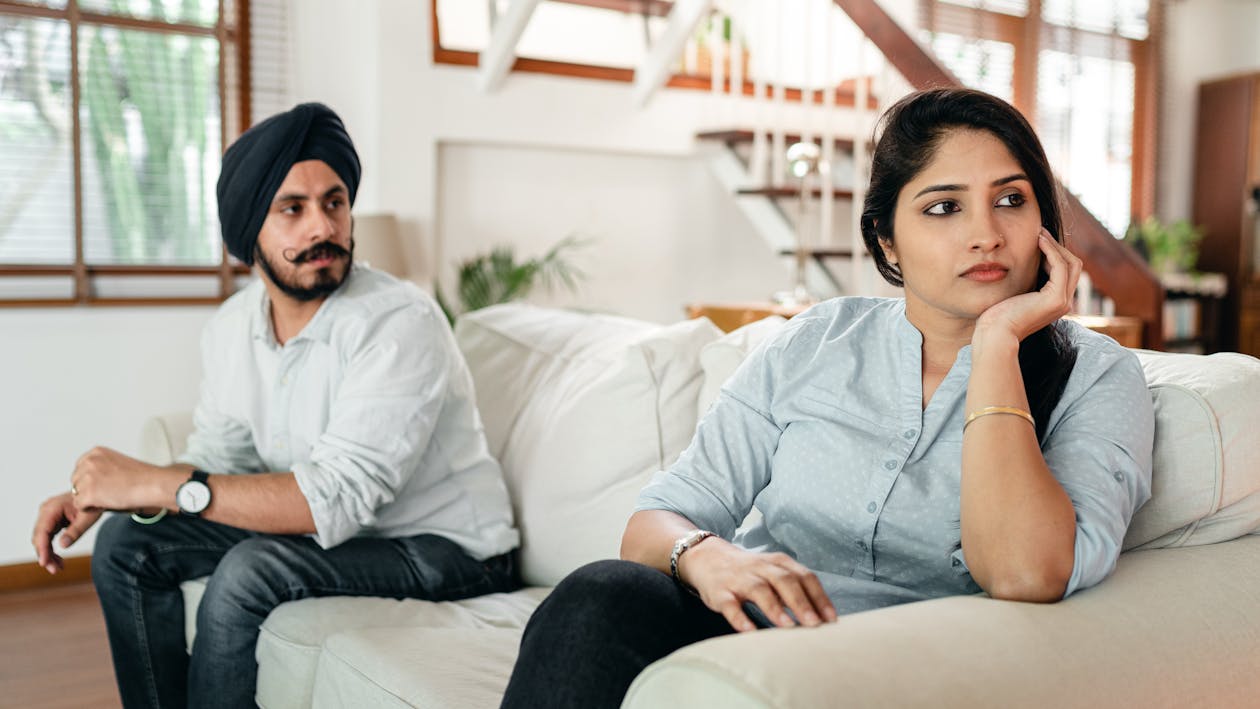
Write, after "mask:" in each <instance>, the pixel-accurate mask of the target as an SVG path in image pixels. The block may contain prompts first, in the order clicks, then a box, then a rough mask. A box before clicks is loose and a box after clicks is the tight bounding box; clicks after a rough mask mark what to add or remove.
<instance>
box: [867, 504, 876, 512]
mask: <svg viewBox="0 0 1260 709" xmlns="http://www.w3.org/2000/svg"><path fill="white" fill-rule="evenodd" d="M866 511H867V512H870V513H871V514H874V513H875V503H874V502H872V503H871V504H869V505H867V506H866Z"/></svg>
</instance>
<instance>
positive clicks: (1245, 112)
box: [1192, 73, 1260, 357]
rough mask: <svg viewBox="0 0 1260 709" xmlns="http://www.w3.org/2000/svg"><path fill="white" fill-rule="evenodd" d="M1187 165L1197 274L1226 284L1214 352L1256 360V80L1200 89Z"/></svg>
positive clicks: (1259, 239) (1259, 307) (1259, 191)
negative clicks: (1197, 236)
mask: <svg viewBox="0 0 1260 709" xmlns="http://www.w3.org/2000/svg"><path fill="white" fill-rule="evenodd" d="M1194 159H1195V166H1194V214H1193V216H1192V218H1193V220H1194V222H1195V223H1196V224H1199V225H1201V226H1203V227H1204V229H1205V232H1206V234H1205V236H1204V238H1203V243H1202V244H1201V245H1200V248H1199V264H1198V267H1199V269H1200V270H1203V271H1219V272H1221V273H1224V274H1225V275H1226V277H1227V278H1228V279H1229V292H1228V294H1226V296H1225V299H1224V301H1223V303H1222V310H1223V312H1222V317H1221V323H1220V325H1221V333H1220V334H1221V346H1222V348H1223V349H1226V350H1237V351H1239V352H1244V353H1246V354H1250V355H1253V356H1257V357H1260V219H1257V215H1256V211H1257V207H1258V206H1260V73H1256V74H1247V75H1244V76H1235V77H1230V78H1227V79H1219V80H1216V81H1209V82H1205V83H1203V84H1200V85H1199V116H1198V128H1197V129H1196V135H1195V157H1194Z"/></svg>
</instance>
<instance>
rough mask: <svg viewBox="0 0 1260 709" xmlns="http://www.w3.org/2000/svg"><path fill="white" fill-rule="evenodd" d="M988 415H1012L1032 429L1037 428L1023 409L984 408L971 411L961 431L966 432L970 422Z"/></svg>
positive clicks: (1012, 407) (1009, 407) (1011, 407)
mask: <svg viewBox="0 0 1260 709" xmlns="http://www.w3.org/2000/svg"><path fill="white" fill-rule="evenodd" d="M990 414H1012V415H1014V416H1018V417H1020V418H1022V419H1025V420H1027V421H1028V423H1031V424H1032V425H1033V428H1036V427H1037V422H1036V421H1034V420H1033V417H1032V414H1030V413H1028V412H1027V411H1025V410H1024V409H1020V408H1016V407H1014V406H986V407H984V408H983V409H980V410H978V411H972V412H971V413H969V414H967V419H966V420H965V421H963V430H964V431H966V430H967V427H968V426H970V425H971V422H972V421H975V420H976V419H978V418H980V417H981V416H988V415H990Z"/></svg>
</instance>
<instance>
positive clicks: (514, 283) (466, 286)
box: [434, 236, 586, 325]
mask: <svg viewBox="0 0 1260 709" xmlns="http://www.w3.org/2000/svg"><path fill="white" fill-rule="evenodd" d="M585 243H586V242H585V241H583V240H581V239H578V238H576V237H573V236H569V237H566V238H564V239H562V240H561V241H560V242H559V243H557V244H556V245H555V246H552V247H551V248H550V249H549V250H548V251H547V253H545V254H543V255H542V256H541V257H539V258H533V259H527V260H525V261H522V262H519V263H518V262H517V260H516V254H515V250H514V249H513V248H512V247H511V246H496V247H494V248H493V249H491V250H490V251H489V253H483V254H478V255H477V256H474V257H472V258H470V259H468V260H467V261H464V262H462V263H461V264H460V265H459V282H458V284H457V285H456V297H457V305H452V304H451V303H450V302H448V301H447V300H446V297H445V296H443V294H442V287H441V284H440V283H439V284H437V286H436V287H435V288H434V291H435V295H436V296H437V302H438V305H439V306H441V308H442V312H443V313H445V314H446V319H447V320H449V321H450V323H451V324H452V325H454V324H455V318H456V316H457V315H459V314H462V313H467V312H471V311H473V310H479V309H481V308H484V307H486V306H490V305H496V304H498V303H507V302H509V301H513V300H517V299H520V298H524V297H526V296H528V295H529V294H530V292H532V291H533V290H534V288H535V287H536V286H542V287H543V288H545V289H548V290H550V289H553V288H555V287H556V286H564V287H565V288H566V289H567V290H570V291H576V290H577V284H578V281H581V280H582V279H583V278H585V274H583V273H582V272H581V271H580V270H579V269H578V268H577V267H576V266H574V265H573V263H572V262H571V261H570V260H569V253H570V252H571V251H573V250H574V249H577V248H579V247H581V246H584V245H585Z"/></svg>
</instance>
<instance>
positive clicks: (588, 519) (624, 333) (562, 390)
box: [456, 304, 720, 586]
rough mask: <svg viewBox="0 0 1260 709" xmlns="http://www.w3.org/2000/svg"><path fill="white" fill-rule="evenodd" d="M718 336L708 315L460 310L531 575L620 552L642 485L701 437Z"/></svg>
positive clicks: (540, 577)
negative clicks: (709, 356)
mask: <svg viewBox="0 0 1260 709" xmlns="http://www.w3.org/2000/svg"><path fill="white" fill-rule="evenodd" d="M719 335H720V332H719V331H718V330H717V328H716V327H714V326H713V324H712V323H710V322H709V321H708V320H704V319H699V320H686V321H682V322H678V323H675V324H673V325H668V326H654V325H648V324H645V323H641V322H638V321H632V320H625V319H624V318H614V317H609V316H602V315H589V314H581V313H572V312H565V311H557V310H545V309H541V308H535V307H532V306H528V305H518V304H512V305H503V306H496V307H493V308H487V309H485V310H482V311H478V312H475V313H472V314H469V315H465V316H464V317H463V318H461V319H460V321H459V323H458V325H457V327H456V339H457V340H458V342H459V344H460V349H461V350H462V351H463V353H464V356H465V358H466V359H467V360H468V366H469V368H470V369H471V370H472V373H473V378H474V379H475V380H476V382H477V405H478V408H479V409H480V410H481V414H482V418H483V421H484V423H485V427H486V435H487V439H488V440H489V444H490V450H491V452H492V453H494V454H495V455H497V456H498V457H499V461H500V462H501V463H502V465H503V471H504V475H505V477H506V479H507V484H508V489H509V490H510V492H511V494H512V500H513V503H514V506H515V511H516V522H517V526H518V527H519V528H520V530H521V572H522V577H523V578H524V580H525V582H526V583H528V584H531V585H540V586H550V585H554V584H555V583H557V582H559V580H560V579H562V578H563V577H564V576H566V575H567V574H568V573H569V572H570V571H572V570H573V569H575V568H577V567H579V566H581V565H582V564H585V563H587V562H589V561H594V560H596V559H604V558H611V557H616V556H617V551H618V546H619V542H620V539H621V533H622V531H623V529H624V528H625V523H626V520H627V519H628V518H629V516H630V513H631V510H632V509H633V507H634V502H635V499H636V498H637V496H638V493H639V490H640V489H641V488H642V487H643V485H644V484H646V482H647V480H648V478H650V477H651V475H652V474H653V473H655V472H656V471H658V470H660V469H662V468H664V467H665V466H668V465H669V464H670V463H672V462H673V461H674V459H675V458H677V457H678V454H679V453H681V452H682V449H683V448H684V447H685V446H686V445H687V443H688V442H689V441H690V439H691V435H692V432H693V431H694V429H695V419H696V397H697V395H698V393H699V390H700V385H701V383H702V377H701V371H700V365H699V361H698V360H699V353H700V349H701V348H702V347H704V345H706V344H708V343H709V342H712V341H713V340H715V339H717V337H718V336H719Z"/></svg>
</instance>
